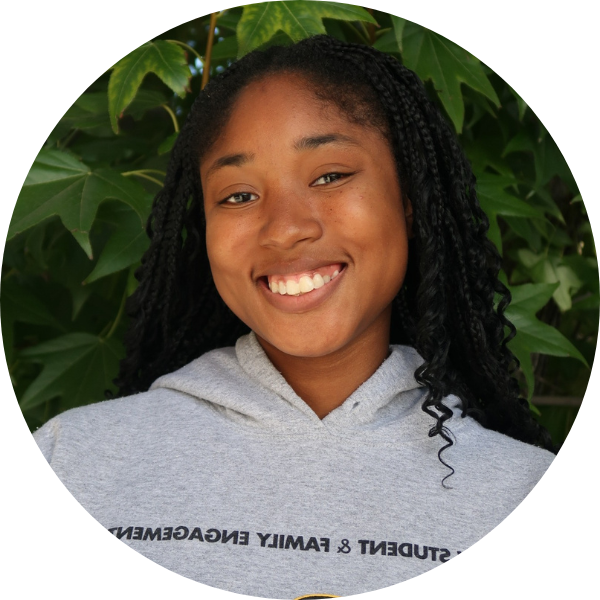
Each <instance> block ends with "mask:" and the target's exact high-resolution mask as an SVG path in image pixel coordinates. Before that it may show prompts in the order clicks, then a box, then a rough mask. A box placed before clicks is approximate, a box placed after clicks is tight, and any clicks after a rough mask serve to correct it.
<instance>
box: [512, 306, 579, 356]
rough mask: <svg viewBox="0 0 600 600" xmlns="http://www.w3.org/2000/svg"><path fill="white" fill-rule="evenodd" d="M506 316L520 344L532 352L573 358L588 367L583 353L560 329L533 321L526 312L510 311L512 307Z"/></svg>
mask: <svg viewBox="0 0 600 600" xmlns="http://www.w3.org/2000/svg"><path fill="white" fill-rule="evenodd" d="M506 316H507V318H508V319H509V320H510V321H511V322H512V323H513V325H514V326H515V327H516V328H517V337H519V336H520V337H521V339H520V342H521V343H522V344H524V345H525V346H526V347H527V348H528V349H529V351H530V352H537V353H539V354H550V355H551V356H571V357H573V358H576V359H577V360H580V361H581V362H582V363H583V364H584V365H586V366H588V364H587V361H586V360H585V358H584V357H583V355H582V354H581V352H579V350H577V348H575V346H573V344H572V343H571V342H570V341H569V340H568V339H567V338H566V337H565V336H564V335H563V334H562V333H560V331H558V329H555V328H554V327H551V326H550V325H547V324H546V323H542V322H541V321H538V320H537V319H532V318H531V315H529V314H528V313H526V312H525V311H523V312H521V311H519V310H517V309H513V310H510V307H509V310H507V311H506Z"/></svg>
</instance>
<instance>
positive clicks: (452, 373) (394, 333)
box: [115, 35, 553, 469]
mask: <svg viewBox="0 0 600 600" xmlns="http://www.w3.org/2000/svg"><path fill="white" fill-rule="evenodd" d="M284 73H287V74H297V75H299V76H301V77H302V79H303V81H305V82H306V85H307V86H308V87H309V89H310V90H311V91H312V92H313V93H314V94H315V95H316V96H317V97H318V98H319V99H322V100H324V101H327V102H330V103H332V104H334V105H336V106H337V107H338V108H339V109H340V111H342V113H343V114H344V115H345V116H346V117H347V118H348V119H350V120H351V121H352V122H355V123H360V124H364V125H368V126H372V127H376V128H378V129H379V130H380V131H381V132H382V133H383V135H384V136H385V138H386V139H387V141H388V142H389V144H390V147H391V150H392V153H393V155H394V158H395V162H396V165H397V172H398V177H399V181H400V187H401V190H402V193H403V194H404V195H405V197H406V198H408V199H410V202H411V204H412V207H413V211H414V223H413V234H414V237H413V239H411V240H410V246H409V264H408V272H407V275H406V278H405V282H404V284H403V286H402V288H401V290H400V292H399V293H398V295H397V296H396V298H395V299H394V301H393V305H392V307H393V311H392V322H391V334H390V342H391V343H396V344H398V343H399V344H408V345H410V346H413V347H414V348H415V349H416V350H417V351H418V352H419V354H420V355H421V356H422V357H423V359H424V362H423V364H422V366H421V367H419V368H418V369H417V371H416V373H415V378H416V380H417V381H418V382H419V383H421V384H422V385H424V386H426V387H427V388H428V394H427V396H426V398H425V400H424V402H423V404H422V410H423V411H425V412H426V413H427V414H429V415H430V416H431V417H433V418H434V419H435V424H434V425H433V427H432V428H431V429H430V431H429V436H430V437H433V436H440V437H441V438H442V440H443V441H444V445H443V447H442V448H441V449H440V450H439V452H438V457H439V458H440V461H441V462H442V463H444V464H445V465H446V466H448V467H449V465H447V464H446V463H445V462H444V460H443V459H442V457H441V453H442V452H443V450H445V449H446V448H448V447H449V446H451V445H452V444H453V440H452V437H451V432H450V431H449V430H448V429H447V428H446V426H445V423H446V421H447V420H448V419H449V418H450V417H451V416H452V414H453V413H452V410H451V409H450V408H449V407H448V406H446V405H445V404H443V402H442V400H443V398H444V396H447V395H449V394H454V395H455V396H457V397H458V398H460V400H461V407H462V416H463V417H465V416H466V415H469V416H472V417H473V418H475V419H476V420H477V421H478V422H480V423H481V424H482V425H484V426H485V427H487V428H489V429H493V430H496V431H499V432H501V433H504V434H506V435H509V436H511V437H513V438H515V439H517V440H521V441H523V442H526V443H530V444H535V445H538V446H541V447H544V448H547V449H549V450H553V446H552V441H551V439H550V436H549V434H548V432H547V431H546V430H545V429H543V428H542V427H541V426H540V425H539V424H538V422H537V421H536V420H535V419H534V418H533V416H532V415H531V413H530V411H529V408H528V405H527V402H526V401H525V400H524V399H522V398H520V397H519V387H518V384H517V381H516V379H515V378H514V372H515V370H516V369H517V368H518V361H517V360H516V358H515V357H514V355H513V354H512V353H511V351H510V350H509V349H508V348H507V345H506V344H507V342H508V341H510V340H511V339H512V338H513V337H514V335H515V333H516V332H515V328H514V326H513V325H512V324H511V323H510V322H509V321H508V320H507V319H506V317H505V316H504V311H505V310H506V307H507V306H508V304H509V302H510V292H509V291H508V289H507V288H506V286H504V285H503V284H502V282H501V281H500V280H499V279H498V273H499V271H500V266H501V259H500V255H499V254H498V251H497V250H496V248H495V246H494V245H493V244H492V243H491V242H490V241H489V240H488V238H487V231H488V228H489V221H488V218H487V216H486V215H485V213H484V212H483V210H482V209H481V207H480V206H479V203H478V201H477V196H476V192H475V183H476V182H475V176H474V175H473V171H472V169H471V167H470V165H469V162H468V160H467V158H466V157H465V155H464V153H463V151H462V150H461V148H460V147H459V145H458V143H457V141H456V139H455V137H454V134H453V132H452V130H451V129H450V127H449V126H448V124H447V123H446V122H445V120H444V119H443V118H442V116H441V114H440V112H439V111H438V109H437V108H436V107H435V105H434V104H433V103H432V102H431V101H430V100H429V99H428V98H427V95H426V93H425V89H424V87H423V84H422V83H421V81H420V80H419V78H418V77H417V76H416V75H415V73H413V72H412V71H410V70H409V69H407V68H405V67H404V66H402V65H401V64H400V63H399V62H398V61H397V60H395V59H394V58H392V57H390V56H388V55H386V54H383V53H381V52H379V51H377V50H375V49H373V48H371V47H368V46H363V45H360V44H350V43H346V42H342V41H339V40H337V39H334V38H331V37H328V36H324V35H320V36H315V37H312V38H308V39H306V40H303V41H301V42H298V43H297V44H294V45H291V46H284V47H282V46H273V47H270V48H268V49H267V50H265V51H254V52H251V53H250V54H248V55H246V56H245V57H244V58H242V59H240V60H239V61H237V62H235V63H234V64H233V65H231V66H230V67H229V68H228V69H226V70H225V71H223V72H222V73H220V74H218V75H217V76H216V77H214V78H213V79H212V80H211V81H210V82H209V84H208V85H207V86H206V87H205V89H204V90H203V91H202V92H201V93H200V95H199V96H198V98H197V99H196V100H195V102H194V105H193V106H192V108H191V111H190V114H189V116H188V119H187V121H186V123H185V126H184V127H183V128H182V131H181V133H180V135H179V137H178V139H177V142H176V144H175V146H174V148H173V151H172V155H171V160H170V163H169V167H168V170H167V175H166V179H165V183H164V187H163V189H162V190H161V191H160V192H159V193H158V194H157V196H156V198H155V200H154V204H153V209H152V213H151V216H150V219H149V222H148V226H147V231H148V235H149V236H150V240H151V243H150V247H149V249H148V250H147V252H146V254H145V255H144V257H143V259H142V264H141V266H140V268H139V269H138V270H137V272H136V277H137V279H138V280H139V282H140V284H139V287H138V288H137V290H136V291H135V293H134V294H133V295H132V296H131V298H129V300H128V304H127V313H128V315H129V318H130V326H129V330H128V332H127V335H126V337H125V346H126V350H127V355H126V358H125V359H123V360H122V361H121V368H120V373H119V376H118V378H117V379H116V381H115V383H116V384H117V386H118V387H119V389H120V394H121V395H126V394H132V393H135V392H139V391H144V390H147V389H148V388H149V386H150V385H151V383H152V382H153V381H154V380H155V379H156V378H157V377H159V376H160V375H163V374H165V373H168V372H170V371H173V370H175V369H177V368H179V367H181V366H183V365H184V364H186V363H188V362H189V361H190V360H192V359H194V358H196V357H198V356H200V355H201V354H203V353H205V352H207V351H208V350H212V349H214V348H217V347H222V346H229V345H233V344H234V343H235V341H236V339H237V338H238V337H239V336H240V335H242V334H244V333H247V332H248V331H249V330H248V327H247V326H246V325H244V324H243V323H242V322H241V321H240V320H239V319H238V318H237V317H236V316H235V315H234V314H233V313H232V312H231V311H230V310H229V308H228V307H227V306H226V305H225V303H224V302H223V300H222V299H221V298H220V296H219V294H218V293H217V290H216V287H215V285H214V282H213V279H212V275H211V271H210V265H209V262H208V257H207V253H206V242H205V221H204V214H203V196H202V187H201V182H200V172H199V171H200V168H199V165H200V160H201V159H202V157H203V155H204V153H206V152H207V150H208V149H209V148H210V147H211V145H212V144H213V143H214V142H215V140H216V139H217V137H218V136H219V134H220V133H221V131H222V130H223V128H224V127H225V125H226V124H227V122H228V119H229V116H230V115H231V112H232V110H233V108H234V105H235V102H236V100H237V98H238V97H239V95H240V93H241V91H242V90H243V89H244V88H245V87H246V86H247V85H248V84H249V83H251V82H254V81H257V80H259V79H261V78H265V77H268V76H270V75H275V74H284ZM495 303H496V307H494V305H495ZM505 330H507V331H508V334H507V335H505ZM449 468H450V469H452V468H451V467H449Z"/></svg>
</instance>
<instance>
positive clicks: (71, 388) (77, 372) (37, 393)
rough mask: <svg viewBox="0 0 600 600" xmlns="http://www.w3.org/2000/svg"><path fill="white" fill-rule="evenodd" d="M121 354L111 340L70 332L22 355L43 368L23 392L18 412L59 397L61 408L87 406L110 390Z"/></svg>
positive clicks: (115, 343)
mask: <svg viewBox="0 0 600 600" xmlns="http://www.w3.org/2000/svg"><path fill="white" fill-rule="evenodd" d="M122 354H123V351H122V348H121V345H120V344H119V343H118V342H117V341H115V340H113V339H110V340H103V339H102V338H99V337H98V336H95V335H91V334H89V333H69V334H67V335H64V336H61V337H59V338H55V339H53V340H50V341H48V342H44V343H42V344H39V345H38V346H35V347H33V348H28V349H27V350H24V351H23V352H21V354H20V356H21V357H22V358H25V359H29V360H31V361H32V362H35V363H41V364H42V365H43V368H42V372H41V373H40V374H39V376H38V377H37V378H36V379H35V380H34V381H33V382H32V383H31V385H30V386H29V387H28V388H27V390H25V393H24V394H23V397H22V399H21V409H22V410H27V409H30V408H33V407H35V406H38V405H40V404H43V403H44V402H46V401H48V400H52V399H53V398H57V397H61V398H62V403H61V405H62V407H63V409H66V408H71V407H74V406H82V405H84V404H90V403H91V402H95V401H98V400H102V399H103V398H104V390H107V389H111V388H113V385H112V380H113V379H114V378H115V377H116V375H117V372H118V368H119V360H120V358H121V357H122Z"/></svg>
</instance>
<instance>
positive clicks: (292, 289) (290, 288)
mask: <svg viewBox="0 0 600 600" xmlns="http://www.w3.org/2000/svg"><path fill="white" fill-rule="evenodd" d="M285 290H286V293H287V295H288V296H297V295H298V294H300V284H299V283H297V282H296V281H294V280H293V279H288V281H286V283H285Z"/></svg>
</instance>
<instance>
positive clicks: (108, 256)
mask: <svg viewBox="0 0 600 600" xmlns="http://www.w3.org/2000/svg"><path fill="white" fill-rule="evenodd" d="M115 216H117V217H118V219H117V222H118V227H117V229H116V230H115V232H114V233H113V234H112V235H111V237H110V238H109V239H108V241H107V242H106V245H105V246H104V249H103V250H102V254H101V255H100V257H99V258H98V262H97V263H96V266H95V267H94V270H93V271H92V272H91V273H90V274H89V275H88V276H87V278H86V279H85V281H84V283H91V282H92V281H96V280H97V279H100V278H101V277H105V276H106V275H110V274H111V273H116V272H117V271H121V270H123V269H126V268H127V267H129V266H131V265H133V264H135V263H137V262H138V261H139V260H140V259H141V258H142V254H144V252H145V251H146V249H147V248H148V245H149V243H150V240H149V239H148V235H147V234H146V230H145V228H144V227H143V226H142V225H141V223H140V219H139V217H138V215H137V214H136V213H135V212H134V211H133V210H131V209H130V208H128V207H127V206H124V205H122V208H119V210H118V211H117V215H115Z"/></svg>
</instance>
